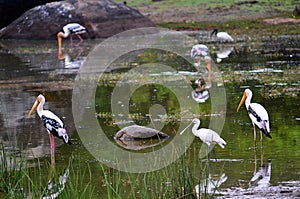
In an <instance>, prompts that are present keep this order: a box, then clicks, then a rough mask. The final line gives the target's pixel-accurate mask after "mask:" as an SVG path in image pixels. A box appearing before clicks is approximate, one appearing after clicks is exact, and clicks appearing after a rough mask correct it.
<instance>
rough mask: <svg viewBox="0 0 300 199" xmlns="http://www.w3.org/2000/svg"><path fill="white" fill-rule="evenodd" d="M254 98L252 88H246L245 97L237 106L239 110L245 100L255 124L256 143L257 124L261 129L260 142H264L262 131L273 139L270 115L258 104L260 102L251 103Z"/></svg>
mask: <svg viewBox="0 0 300 199" xmlns="http://www.w3.org/2000/svg"><path fill="white" fill-rule="evenodd" d="M251 98H252V91H251V90H250V89H245V91H244V94H243V97H242V99H241V101H240V104H239V105H238V107H237V110H236V111H237V112H238V111H239V109H240V107H241V106H242V104H243V103H244V102H245V106H246V109H247V111H248V115H249V117H250V119H251V121H252V124H253V130H254V132H253V133H254V145H256V129H255V126H257V127H258V128H259V130H260V142H261V143H262V139H263V138H262V132H263V133H264V134H265V135H266V136H267V137H269V138H271V139H272V136H271V135H270V122H269V116H268V112H267V111H266V109H265V108H264V107H263V106H262V105H260V104H258V103H251Z"/></svg>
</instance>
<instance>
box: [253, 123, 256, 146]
mask: <svg viewBox="0 0 300 199" xmlns="http://www.w3.org/2000/svg"><path fill="white" fill-rule="evenodd" d="M253 137H254V145H255V146H256V129H255V124H253Z"/></svg>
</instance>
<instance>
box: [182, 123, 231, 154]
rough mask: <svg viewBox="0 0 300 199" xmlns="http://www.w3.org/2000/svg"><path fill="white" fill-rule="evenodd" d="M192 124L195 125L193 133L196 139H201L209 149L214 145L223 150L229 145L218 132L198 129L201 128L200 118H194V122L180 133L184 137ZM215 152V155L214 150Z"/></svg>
mask: <svg viewBox="0 0 300 199" xmlns="http://www.w3.org/2000/svg"><path fill="white" fill-rule="evenodd" d="M192 124H194V126H193V128H192V133H193V134H194V135H195V136H196V137H198V138H200V140H202V141H203V142H204V143H205V144H207V146H208V147H210V145H212V144H218V145H219V146H220V147H221V148H225V145H226V144H227V143H226V142H225V140H223V139H222V138H221V137H220V135H219V134H218V133H217V132H215V131H213V130H211V129H206V128H201V129H198V127H199V126H200V120H199V119H198V118H194V119H193V120H192V122H191V123H190V124H189V125H188V126H187V127H185V129H183V130H182V131H181V132H180V135H182V134H183V132H184V131H186V129H188V128H189V127H190V126H191V125H192ZM213 152H214V153H215V151H214V149H213ZM215 155H216V154H215ZM208 157H209V153H208Z"/></svg>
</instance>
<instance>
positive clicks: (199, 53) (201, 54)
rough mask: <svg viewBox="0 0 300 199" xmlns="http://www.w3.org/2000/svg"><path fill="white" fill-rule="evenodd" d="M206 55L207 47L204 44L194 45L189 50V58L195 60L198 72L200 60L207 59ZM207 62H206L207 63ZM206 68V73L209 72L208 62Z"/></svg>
mask: <svg viewBox="0 0 300 199" xmlns="http://www.w3.org/2000/svg"><path fill="white" fill-rule="evenodd" d="M207 55H208V47H207V46H206V45H204V44H196V45H194V46H193V47H192V50H191V57H192V58H197V64H198V72H200V63H201V60H202V59H204V60H205V58H206V57H207ZM207 62H208V61H207ZM206 68H207V70H208V71H210V70H211V65H210V62H209V64H208V63H207V65H206Z"/></svg>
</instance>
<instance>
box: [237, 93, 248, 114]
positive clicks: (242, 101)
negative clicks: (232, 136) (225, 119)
mask: <svg viewBox="0 0 300 199" xmlns="http://www.w3.org/2000/svg"><path fill="white" fill-rule="evenodd" d="M246 98H247V96H246V93H245V92H244V95H243V98H242V99H241V101H240V104H239V106H238V107H237V109H236V112H238V111H239V109H240V108H241V106H242V104H243V103H244V102H245V100H246Z"/></svg>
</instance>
